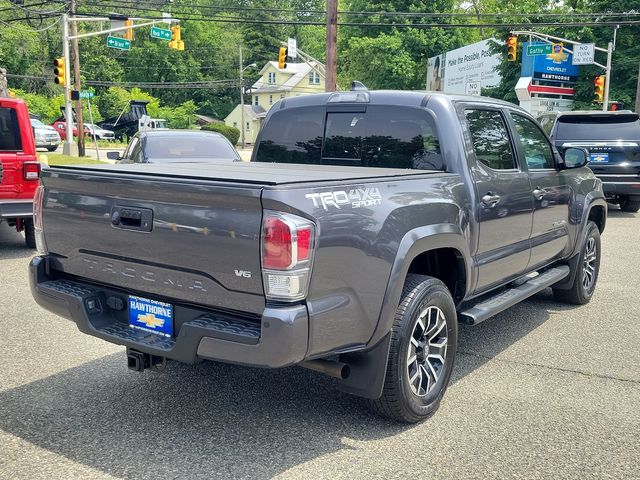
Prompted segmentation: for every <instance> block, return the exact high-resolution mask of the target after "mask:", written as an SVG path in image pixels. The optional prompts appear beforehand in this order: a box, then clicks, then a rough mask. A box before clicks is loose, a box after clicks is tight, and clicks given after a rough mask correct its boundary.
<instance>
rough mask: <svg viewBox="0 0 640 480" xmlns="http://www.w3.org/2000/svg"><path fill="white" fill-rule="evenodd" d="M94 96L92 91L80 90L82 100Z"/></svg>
mask: <svg viewBox="0 0 640 480" xmlns="http://www.w3.org/2000/svg"><path fill="white" fill-rule="evenodd" d="M94 95H95V94H94V93H93V92H92V91H91V90H80V98H93V96H94Z"/></svg>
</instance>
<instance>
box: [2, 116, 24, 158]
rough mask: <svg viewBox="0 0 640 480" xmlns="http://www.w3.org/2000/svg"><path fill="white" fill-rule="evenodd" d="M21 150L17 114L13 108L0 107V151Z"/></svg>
mask: <svg viewBox="0 0 640 480" xmlns="http://www.w3.org/2000/svg"><path fill="white" fill-rule="evenodd" d="M20 150H22V138H20V129H19V127H18V115H17V114H16V111H15V110H14V109H13V108H6V107H0V151H5V152H7V151H8V152H18V151H20Z"/></svg>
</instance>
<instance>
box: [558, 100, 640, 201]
mask: <svg viewBox="0 0 640 480" xmlns="http://www.w3.org/2000/svg"><path fill="white" fill-rule="evenodd" d="M551 139H552V140H553V141H554V142H555V145H556V147H558V148H560V149H561V148H568V147H580V148H586V149H587V150H588V151H589V154H590V158H589V167H590V168H591V170H593V173H595V174H596V177H598V178H599V179H600V180H602V185H603V188H604V193H605V195H606V197H607V200H608V201H610V202H612V203H617V204H619V205H620V209H621V210H622V211H623V212H637V211H638V210H640V120H639V118H638V114H637V113H633V112H631V111H617V112H601V111H585V112H560V113H559V114H558V116H557V118H556V121H555V123H554V124H553V128H552V130H551Z"/></svg>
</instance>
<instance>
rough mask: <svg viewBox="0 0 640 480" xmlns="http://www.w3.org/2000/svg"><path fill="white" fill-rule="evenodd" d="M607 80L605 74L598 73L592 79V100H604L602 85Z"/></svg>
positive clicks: (600, 101)
mask: <svg viewBox="0 0 640 480" xmlns="http://www.w3.org/2000/svg"><path fill="white" fill-rule="evenodd" d="M606 81H607V77H606V76H605V75H598V76H597V77H596V78H595V79H594V80H593V85H594V88H593V100H594V101H595V102H598V103H602V102H603V101H604V85H605V82H606Z"/></svg>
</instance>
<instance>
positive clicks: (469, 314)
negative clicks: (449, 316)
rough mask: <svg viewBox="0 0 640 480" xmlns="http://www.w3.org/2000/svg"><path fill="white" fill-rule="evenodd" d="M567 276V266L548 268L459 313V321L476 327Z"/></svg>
mask: <svg viewBox="0 0 640 480" xmlns="http://www.w3.org/2000/svg"><path fill="white" fill-rule="evenodd" d="M567 275H569V267H568V266H567V265H559V266H557V267H554V268H550V269H549V270H546V271H545V272H543V273H541V274H540V275H538V276H536V277H534V278H532V279H531V280H528V281H526V282H525V283H523V284H521V285H518V286H517V287H513V288H511V289H509V290H506V291H504V292H502V293H499V294H497V295H495V296H493V297H490V298H487V299H484V300H482V301H480V302H478V303H476V304H475V305H473V306H472V307H470V308H467V310H465V311H464V312H461V313H460V315H459V317H458V318H459V319H460V321H461V322H462V323H466V324H467V325H477V324H478V323H480V322H484V321H485V320H486V319H487V318H490V317H492V316H494V315H495V314H497V313H500V312H501V311H503V310H506V309H507V308H509V307H512V306H514V305H515V304H516V303H520V302H521V301H522V300H524V299H526V298H529V297H530V296H532V295H535V294H536V293H538V292H539V291H541V290H544V289H545V288H547V287H550V286H551V285H553V284H555V283H557V282H559V281H560V280H562V279H563V278H565V277H566V276H567Z"/></svg>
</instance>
